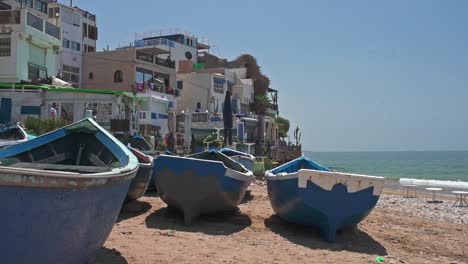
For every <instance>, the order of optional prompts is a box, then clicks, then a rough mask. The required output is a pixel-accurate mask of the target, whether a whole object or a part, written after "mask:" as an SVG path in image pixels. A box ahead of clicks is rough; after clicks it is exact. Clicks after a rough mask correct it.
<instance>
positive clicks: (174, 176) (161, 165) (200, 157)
mask: <svg viewBox="0 0 468 264" xmlns="http://www.w3.org/2000/svg"><path fill="white" fill-rule="evenodd" d="M154 167H155V180H156V186H157V189H158V193H159V196H160V197H161V199H162V200H163V201H164V202H165V203H166V204H167V205H168V206H170V207H173V208H177V209H179V210H180V211H182V212H183V214H184V223H185V224H186V225H190V224H191V223H192V222H193V220H194V219H195V218H197V217H198V216H199V215H202V214H212V213H219V212H224V211H231V210H234V209H235V208H237V205H238V204H239V203H240V202H241V201H242V199H243V198H244V195H245V192H246V190H247V187H248V186H249V184H250V182H251V181H252V180H253V174H252V172H250V171H248V170H246V169H245V168H244V166H242V165H240V164H239V163H237V162H235V161H234V160H232V159H230V158H229V157H227V156H225V155H223V154H221V153H219V152H217V151H216V150H210V151H205V152H201V153H197V154H193V155H190V156H187V157H179V156H170V155H164V154H161V155H159V157H158V158H156V160H155V164H154Z"/></svg>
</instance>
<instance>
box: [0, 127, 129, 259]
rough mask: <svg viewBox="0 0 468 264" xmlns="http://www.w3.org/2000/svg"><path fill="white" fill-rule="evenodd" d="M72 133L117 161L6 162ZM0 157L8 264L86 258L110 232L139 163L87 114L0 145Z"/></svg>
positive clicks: (2, 243) (3, 250) (0, 255)
mask: <svg viewBox="0 0 468 264" xmlns="http://www.w3.org/2000/svg"><path fill="white" fill-rule="evenodd" d="M74 135H80V136H81V135H86V136H87V137H89V138H91V137H92V138H93V140H95V141H93V142H94V143H95V142H100V144H102V145H103V146H105V148H106V151H108V152H109V153H111V154H112V157H114V158H116V159H117V160H118V163H119V166H118V167H113V168H109V170H108V171H104V172H97V173H83V172H82V171H79V172H73V170H65V171H61V170H48V169H34V168H25V167H15V165H11V164H10V165H8V164H6V163H7V162H8V161H9V160H10V159H12V158H11V157H17V155H23V154H22V153H26V152H28V151H30V150H35V151H36V152H38V153H43V152H45V151H46V146H48V145H51V144H54V143H56V142H57V141H58V140H60V139H63V138H65V137H68V136H70V137H72V136H74ZM60 142H62V141H60ZM74 143H77V144H84V143H85V142H83V143H80V142H70V147H71V146H72V145H73V144H74ZM70 147H69V148H70ZM89 147H90V148H92V147H93V146H89ZM63 149H67V148H66V147H65V146H64V148H63ZM29 154H30V155H33V154H31V153H29ZM56 156H59V154H58V155H56ZM0 160H1V161H2V164H0V201H1V202H0V211H1V212H2V217H0V233H1V239H0V259H1V263H7V264H10V263H11V264H17V263H37V264H49V263H70V264H82V263H87V262H88V261H89V260H90V259H92V258H93V256H94V255H95V254H96V252H97V250H99V249H100V248H101V247H102V246H103V244H104V242H105V241H106V239H107V237H108V236H109V234H110V232H111V230H112V227H113V225H114V223H115V221H116V219H117V216H118V213H119V211H120V208H121V206H122V203H123V201H124V198H125V196H126V194H127V191H128V188H129V185H130V181H131V179H132V178H133V177H135V174H136V172H137V169H138V161H137V159H136V157H135V156H134V155H133V154H132V153H131V152H130V151H129V150H128V149H127V148H126V147H125V146H124V145H123V144H122V143H120V142H119V141H118V140H117V139H115V138H114V137H113V136H112V135H110V134H109V133H108V132H107V131H106V130H104V129H103V128H101V127H100V126H99V125H98V124H97V123H96V122H94V121H93V120H91V119H85V120H82V121H79V122H77V123H75V124H72V125H70V126H66V127H64V128H62V129H59V130H56V131H54V132H51V133H48V134H46V135H43V136H40V137H37V138H35V139H32V140H30V141H27V142H24V143H21V144H17V145H14V146H10V147H8V148H6V149H2V150H0ZM18 164H20V163H18ZM23 164H24V162H23ZM28 164H34V163H33V162H30V163H28ZM2 165H3V166H2ZM46 165H47V166H51V165H55V164H46ZM18 166H19V165H18ZM57 166H58V167H66V165H57ZM70 167H73V166H70ZM74 167H79V166H74ZM88 167H89V166H88ZM75 169H78V168H75Z"/></svg>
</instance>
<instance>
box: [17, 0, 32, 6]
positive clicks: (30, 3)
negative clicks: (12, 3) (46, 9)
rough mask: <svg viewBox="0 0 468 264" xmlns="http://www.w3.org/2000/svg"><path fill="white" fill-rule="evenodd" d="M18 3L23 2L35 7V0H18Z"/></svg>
mask: <svg viewBox="0 0 468 264" xmlns="http://www.w3.org/2000/svg"><path fill="white" fill-rule="evenodd" d="M16 2H18V3H21V2H22V3H23V4H24V5H26V6H29V7H33V0H16Z"/></svg>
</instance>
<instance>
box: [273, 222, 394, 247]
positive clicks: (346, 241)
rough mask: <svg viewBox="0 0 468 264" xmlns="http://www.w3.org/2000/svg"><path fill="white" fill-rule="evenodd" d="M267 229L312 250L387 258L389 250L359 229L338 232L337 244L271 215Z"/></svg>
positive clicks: (309, 229) (312, 230) (314, 232)
mask: <svg viewBox="0 0 468 264" xmlns="http://www.w3.org/2000/svg"><path fill="white" fill-rule="evenodd" d="M264 223H265V227H266V228H268V229H270V230H271V231H272V232H274V233H276V234H278V235H280V236H282V237H284V238H286V239H287V240H289V241H291V242H292V243H294V244H297V245H301V246H304V247H307V248H310V249H325V250H332V251H343V250H346V251H350V252H356V253H365V254H369V255H378V256H386V255H387V254H388V253H387V250H386V249H385V247H384V246H383V245H381V244H380V243H379V242H378V241H376V240H374V239H373V238H372V237H371V236H369V235H368V234H367V233H365V232H363V231H361V230H359V229H357V228H347V229H342V230H340V231H339V232H338V235H337V240H336V243H328V242H326V241H324V240H323V239H322V238H321V234H320V231H319V230H318V229H316V228H313V227H310V226H305V225H299V224H291V223H290V222H287V221H285V220H283V219H282V218H281V217H279V216H278V215H271V216H270V217H269V218H268V219H265V221H264Z"/></svg>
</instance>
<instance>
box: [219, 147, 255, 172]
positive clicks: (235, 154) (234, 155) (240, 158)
mask: <svg viewBox="0 0 468 264" xmlns="http://www.w3.org/2000/svg"><path fill="white" fill-rule="evenodd" d="M219 152H221V153H223V154H224V155H226V156H228V157H230V158H231V159H233V160H235V161H237V162H239V163H240V164H242V165H244V167H245V168H246V169H248V170H249V171H253V170H254V162H255V157H254V156H253V155H252V154H248V153H245V152H241V151H238V150H233V149H229V148H222V149H221V150H220V151H219Z"/></svg>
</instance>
